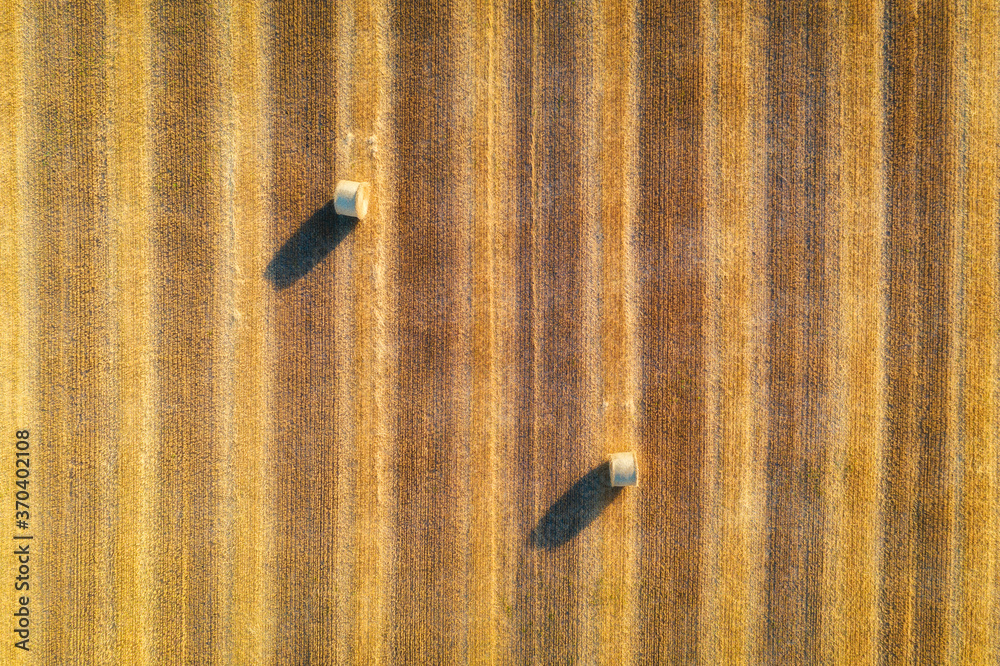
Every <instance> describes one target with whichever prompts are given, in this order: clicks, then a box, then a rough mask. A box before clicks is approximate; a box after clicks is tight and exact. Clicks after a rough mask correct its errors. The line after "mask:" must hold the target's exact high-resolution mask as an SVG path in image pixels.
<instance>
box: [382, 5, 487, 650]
mask: <svg viewBox="0 0 1000 666" xmlns="http://www.w3.org/2000/svg"><path fill="white" fill-rule="evenodd" d="M396 10H397V11H398V16H397V17H396V20H397V21H398V30H399V41H398V43H397V44H396V54H397V60H396V67H397V76H398V79H397V80H396V83H397V86H398V95H397V97H396V100H395V106H394V109H393V110H394V113H395V114H396V116H397V118H398V124H397V125H396V127H395V128H394V129H395V131H396V132H397V135H396V140H395V145H397V146H398V147H399V151H400V155H405V156H406V159H405V160H400V162H399V164H398V179H399V187H398V190H397V192H396V193H394V196H395V197H396V202H397V206H398V209H397V210H398V213H397V215H398V219H399V220H401V221H403V220H405V222H403V223H401V224H399V227H398V237H397V238H398V241H397V242H398V255H397V257H396V259H397V262H398V271H399V274H398V280H399V290H400V294H401V296H402V299H403V300H401V301H400V310H399V320H398V322H399V323H398V332H399V345H400V354H399V359H398V363H399V365H398V381H399V399H400V401H401V403H405V404H406V405H407V408H406V410H403V411H401V412H400V418H399V420H398V428H399V430H398V440H397V441H398V445H399V455H398V456H397V457H396V465H397V471H396V474H397V479H398V485H397V493H398V502H399V519H398V522H397V526H398V538H399V551H398V555H397V557H398V560H397V566H399V567H400V571H402V570H404V568H405V570H406V571H407V572H408V573H407V575H405V576H402V575H401V576H399V577H397V579H396V581H395V591H394V603H393V615H392V623H393V625H394V626H395V627H396V628H397V631H398V634H397V638H396V640H395V641H394V646H393V650H394V653H393V658H394V661H395V662H398V663H411V662H412V663H418V662H419V663H456V662H459V661H462V660H463V655H464V654H465V652H466V649H467V648H466V645H465V640H466V638H467V616H466V614H465V613H464V612H463V607H464V605H465V604H464V599H465V594H466V590H465V587H466V584H467V577H466V575H467V574H466V571H465V567H466V566H467V561H466V557H467V553H468V551H467V549H466V545H465V544H466V542H467V538H468V514H467V510H466V508H465V507H466V506H467V504H466V503H465V502H462V501H461V497H462V496H463V495H464V494H465V492H466V491H467V488H468V482H469V476H468V469H467V465H468V462H469V461H468V446H469V439H468V437H469V430H468V429H469V424H470V421H469V418H470V413H469V409H470V402H469V400H470V395H469V393H468V392H467V391H466V390H464V388H463V387H465V386H468V385H469V382H470V381H471V364H470V360H471V359H470V354H471V340H470V334H471V331H470V326H469V323H470V322H471V314H472V313H471V310H470V308H471V305H472V298H471V296H472V289H471V280H470V279H469V278H470V270H471V268H472V264H471V246H470V243H471V238H470V235H471V227H470V225H471V223H472V214H473V211H472V209H471V207H470V204H471V195H472V189H471V187H472V182H471V181H472V173H471V168H472V164H471V157H472V155H471V153H470V152H469V149H470V148H471V141H470V139H471V135H470V130H471V125H470V123H471V111H472V108H471V107H469V106H468V105H467V101H469V100H471V99H472V92H473V91H472V89H471V85H472V82H471V81H470V78H471V77H470V76H468V74H467V73H466V71H465V67H467V66H468V65H470V64H471V63H470V59H471V57H472V53H471V52H470V49H469V46H470V43H469V41H468V39H469V35H468V32H467V25H466V24H465V23H463V20H464V19H463V16H462V13H461V12H460V11H459V10H458V9H457V8H456V7H454V6H447V7H442V8H440V9H436V8H433V7H430V6H427V5H425V4H424V3H419V2H400V3H399V4H398V5H397V7H396ZM404 350H405V351H404ZM456 560H457V561H456ZM452 609H453V610H452Z"/></svg>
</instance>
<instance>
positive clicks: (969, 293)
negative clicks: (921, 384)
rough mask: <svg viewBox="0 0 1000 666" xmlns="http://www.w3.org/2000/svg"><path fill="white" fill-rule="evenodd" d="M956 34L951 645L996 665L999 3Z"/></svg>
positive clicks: (971, 13) (974, 14) (977, 7)
mask: <svg viewBox="0 0 1000 666" xmlns="http://www.w3.org/2000/svg"><path fill="white" fill-rule="evenodd" d="M967 12H968V13H967V14H966V15H965V16H964V17H963V18H964V25H963V26H962V31H961V35H962V36H963V37H965V38H967V39H968V42H967V44H966V54H967V56H966V61H965V62H966V66H967V67H968V69H967V77H968V79H967V85H968V93H967V94H968V96H967V105H968V107H967V114H968V116H967V122H968V125H967V127H966V129H965V131H966V133H967V134H966V135H967V139H966V141H967V143H966V145H967V150H968V153H967V155H966V160H967V166H966V172H965V179H964V182H960V183H959V187H961V188H963V189H964V190H965V193H964V201H965V203H966V206H967V210H966V218H965V224H964V226H963V229H962V235H963V237H962V243H963V248H964V251H963V270H962V274H961V275H960V276H959V278H960V279H961V280H962V281H963V286H964V304H963V308H962V314H961V316H962V321H961V326H962V329H963V333H964V335H965V348H964V352H965V355H964V356H965V357H964V364H963V367H962V368H961V372H962V373H963V379H964V381H963V390H962V393H961V395H960V396H959V400H960V405H961V406H960V410H961V411H960V412H959V414H958V418H959V419H960V423H961V426H960V427H961V442H962V444H961V446H962V450H961V451H960V452H959V455H961V457H962V460H963V463H962V464H963V470H962V473H961V477H960V478H961V485H960V486H959V488H958V489H957V490H958V495H959V497H960V498H961V504H960V506H961V511H960V513H959V518H958V529H959V543H958V544H957V545H958V548H959V549H960V550H961V552H962V554H963V562H962V567H961V571H960V578H959V580H958V594H959V595H960V597H959V599H960V606H959V608H958V609H957V610H958V615H957V618H956V624H955V626H954V627H953V628H952V633H953V640H955V641H956V642H957V644H958V647H959V649H958V650H957V651H956V654H955V655H954V657H955V658H956V659H957V661H958V662H959V663H965V664H981V663H996V662H997V660H998V659H1000V653H998V650H1000V646H998V645H997V636H996V633H995V630H994V631H991V627H993V628H994V629H995V627H996V626H997V618H998V610H997V605H998V602H1000V599H998V594H997V588H996V586H995V585H994V584H992V583H993V581H995V580H996V576H997V569H998V566H997V553H998V548H1000V543H998V541H1000V537H998V534H997V531H996V516H997V508H998V507H997V488H998V485H1000V477H998V473H997V455H998V449H997V420H998V419H997V405H996V400H995V391H996V386H997V358H996V349H997V340H998V337H1000V329H998V325H997V313H998V306H1000V286H998V275H1000V265H998V249H1000V248H998V246H1000V239H998V228H997V225H998V219H1000V207H998V201H997V196H998V192H1000V177H998V168H1000V167H998V165H1000V154H998V150H997V136H998V133H1000V117H998V114H1000V111H998V107H1000V104H998V95H997V81H996V75H997V72H1000V48H998V43H997V41H996V37H995V36H996V35H997V34H998V33H1000V11H998V8H997V5H996V3H992V2H970V3H969V5H968V8H967Z"/></svg>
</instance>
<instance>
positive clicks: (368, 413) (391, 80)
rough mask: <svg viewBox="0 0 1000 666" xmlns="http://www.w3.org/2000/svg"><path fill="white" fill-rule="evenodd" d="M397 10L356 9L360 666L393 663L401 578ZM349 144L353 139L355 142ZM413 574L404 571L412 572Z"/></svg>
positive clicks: (356, 623) (355, 586) (356, 657)
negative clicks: (368, 195) (361, 194)
mask: <svg viewBox="0 0 1000 666" xmlns="http://www.w3.org/2000/svg"><path fill="white" fill-rule="evenodd" d="M389 8H390V5H389V4H388V3H382V2H367V1H364V2H358V3H357V4H356V5H355V10H354V12H355V13H354V21H355V24H354V31H355V32H354V40H355V43H356V44H357V48H356V49H355V50H354V53H355V54H356V56H355V57H356V58H357V60H356V61H355V62H354V66H355V67H356V68H357V69H356V74H355V80H356V82H355V84H354V87H353V89H352V94H351V100H352V107H353V108H352V115H351V127H350V130H349V131H350V135H353V136H354V142H355V143H354V145H355V146H356V147H355V148H354V149H353V150H352V151H351V173H356V174H357V176H359V177H361V178H370V179H371V180H372V184H373V186H374V189H373V200H372V204H371V208H370V210H369V212H368V217H366V218H365V220H364V221H363V223H360V224H359V225H358V228H357V229H356V230H355V234H354V235H355V238H354V239H353V244H352V247H353V252H354V269H353V274H352V290H353V296H352V300H353V308H354V312H353V318H354V335H355V339H354V347H353V356H352V365H353V366H354V368H355V372H356V375H355V377H356V380H355V381H356V383H355V384H354V385H353V386H350V387H347V388H348V390H351V391H356V399H355V401H354V410H355V411H354V417H353V419H354V433H355V447H354V451H355V462H354V465H356V474H355V478H354V483H355V495H354V500H353V501H354V503H355V505H356V510H355V512H356V513H355V525H354V539H355V544H356V546H355V549H356V550H355V552H354V564H353V570H352V573H351V575H352V580H351V595H352V607H351V615H352V618H353V627H352V628H353V630H354V637H353V641H352V644H351V651H352V653H353V654H352V659H353V661H355V662H358V663H362V662H364V663H371V664H383V663H385V664H391V663H393V657H392V641H393V640H394V634H395V631H396V628H395V627H394V626H393V624H392V621H391V618H390V614H391V612H392V605H391V598H392V586H393V580H394V577H395V571H396V555H395V550H396V543H397V537H396V529H397V528H396V525H397V518H396V516H397V514H398V508H397V504H398V500H397V497H396V494H395V488H396V481H395V463H394V461H395V458H396V455H397V446H396V418H397V413H398V412H397V409H398V402H397V394H398V391H397V390H396V388H395V386H396V380H395V367H396V359H397V354H398V352H397V348H398V347H397V335H396V332H395V330H394V328H393V325H392V322H393V320H394V317H395V313H396V302H397V297H396V293H395V288H396V283H397V278H396V265H395V253H396V226H395V225H394V224H393V223H392V221H393V219H394V216H395V214H396V210H397V206H396V198H395V192H396V189H397V183H398V179H397V176H396V173H395V158H394V154H395V151H396V149H397V148H396V144H395V136H394V128H395V125H396V123H397V122H399V121H398V119H396V118H394V117H393V116H392V115H391V114H390V112H389V109H391V108H392V105H393V97H392V94H393V90H394V87H395V81H396V79H395V74H394V72H393V70H392V69H390V68H389V66H388V62H389V58H391V57H392V55H391V54H392V52H393V48H394V40H393V39H392V33H391V32H390V31H387V30H386V28H385V26H386V24H387V22H388V12H389ZM350 135H349V136H350ZM403 571H405V569H404V570H403Z"/></svg>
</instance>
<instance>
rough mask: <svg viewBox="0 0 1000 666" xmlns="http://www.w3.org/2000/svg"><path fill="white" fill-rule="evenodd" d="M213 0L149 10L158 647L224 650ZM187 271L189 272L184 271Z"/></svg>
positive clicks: (208, 652) (209, 654)
mask: <svg viewBox="0 0 1000 666" xmlns="http://www.w3.org/2000/svg"><path fill="white" fill-rule="evenodd" d="M218 10H219V7H218V6H215V5H210V4H191V5H185V6H183V7H182V6H176V5H173V4H169V3H168V4H160V3H157V4H155V5H153V6H152V7H151V8H150V17H151V18H152V24H151V29H150V31H151V35H152V36H153V39H152V44H151V53H152V54H153V63H152V68H151V73H152V110H151V121H152V128H153V130H152V132H151V137H150V140H151V146H152V148H151V152H152V155H153V174H152V189H153V192H154V194H153V197H152V210H151V215H152V217H153V220H154V222H153V229H152V243H153V248H154V258H153V267H154V268H153V271H152V273H151V275H152V281H153V294H154V303H155V309H156V313H157V316H156V321H155V324H154V326H155V332H154V345H155V354H156V361H155V362H156V366H157V369H158V372H159V376H158V380H157V382H158V386H159V387H160V391H159V393H158V395H157V397H158V402H157V405H156V407H157V412H158V414H157V416H158V423H159V429H160V441H159V450H158V457H159V460H158V469H157V471H158V485H159V488H160V489H161V491H162V493H161V495H160V500H161V501H160V502H159V503H158V505H157V508H158V516H157V518H158V522H157V525H156V528H157V530H158V534H159V535H160V539H161V542H160V543H161V549H160V552H159V553H158V557H157V558H156V566H157V571H156V572H155V574H154V575H155V577H156V579H157V581H158V584H159V586H160V595H158V596H157V602H158V603H157V604H156V609H155V611H154V612H155V618H156V620H155V624H156V627H157V629H158V635H157V637H156V638H157V641H156V644H155V646H154V647H153V652H154V654H156V655H158V656H161V657H172V658H175V659H179V660H187V659H193V658H195V655H201V658H207V659H218V658H219V652H218V650H220V649H221V647H222V645H221V643H222V641H223V640H224V637H223V636H222V635H221V632H222V622H223V619H224V606H223V604H224V599H221V598H220V594H219V588H218V587H217V584H216V583H217V580H218V576H219V573H220V567H221V566H222V558H224V557H225V556H226V551H225V550H224V549H223V548H222V544H221V541H220V540H218V539H215V538H213V535H214V521H213V519H212V518H213V516H215V515H216V514H217V512H219V511H220V510H221V509H222V505H221V504H220V502H219V499H220V476H219V474H220V469H221V445H220V441H219V437H220V436H223V435H224V433H223V432H220V430H219V429H218V427H217V423H216V421H215V416H216V407H217V400H218V398H217V396H216V395H215V392H216V391H217V386H216V384H215V379H214V376H215V373H214V372H213V368H214V361H215V359H216V351H217V345H218V344H219V343H218V342H217V337H216V335H215V328H216V322H217V317H218V315H219V312H220V302H221V298H220V295H221V284H220V280H219V269H218V266H217V261H218V257H219V252H218V248H219V238H220V236H221V233H222V220H221V214H220V210H219V208H217V207H215V206H214V205H213V202H217V201H220V200H221V197H222V192H223V184H222V182H221V176H222V162H221V160H222V145H221V137H220V135H219V134H218V133H217V132H216V131H215V130H214V128H215V126H216V124H217V123H219V122H220V121H221V119H222V115H221V110H220V104H221V86H220V72H219V68H218V66H217V65H218V63H217V61H216V59H215V58H212V57H208V54H215V53H218V52H219V51H220V49H221V44H220V41H219V39H220V35H219V32H218V31H217V29H216V24H215V22H214V21H213V17H214V16H215V15H216V13H217V12H218ZM181 275H183V276H184V278H183V279H179V277H178V276H181Z"/></svg>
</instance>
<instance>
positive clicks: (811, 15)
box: [767, 1, 838, 663]
mask: <svg viewBox="0 0 1000 666" xmlns="http://www.w3.org/2000/svg"><path fill="white" fill-rule="evenodd" d="M829 13H830V10H829V8H828V7H826V6H825V5H822V4H815V3H804V2H794V1H793V2H787V3H780V4H777V5H772V6H771V13H770V15H769V17H770V19H771V33H770V34H769V35H768V75H767V81H768V104H767V108H768V136H767V143H768V146H769V148H770V149H771V150H773V153H774V157H773V159H772V160H771V162H770V163H769V165H768V175H767V182H768V187H769V196H770V200H769V207H768V216H769V223H768V224H769V229H768V233H769V239H768V250H767V252H768V272H769V277H770V284H769V287H770V299H771V302H770V308H771V325H770V331H769V340H768V342H769V351H770V372H769V381H768V390H769V392H770V395H769V401H770V406H771V410H772V411H771V413H770V414H769V417H770V419H769V421H770V422H769V424H768V431H769V447H768V463H767V465H768V475H769V478H768V521H769V526H768V542H767V549H768V560H767V575H768V589H767V604H768V614H769V623H768V625H769V626H768V649H769V651H770V653H771V654H773V655H775V656H776V658H777V660H778V661H779V662H781V663H804V662H811V661H816V660H818V659H819V658H820V655H819V650H820V648H821V645H820V642H821V633H820V631H821V627H822V622H823V620H824V618H823V617H822V613H821V603H822V593H823V581H822V571H823V565H824V563H823V539H822V537H823V530H824V515H823V512H824V506H823V489H822V484H821V479H822V473H823V465H824V458H825V456H826V454H827V451H826V450H825V444H826V442H828V441H829V438H830V437H831V436H832V435H831V432H836V429H837V425H836V420H837V418H838V415H837V414H836V412H835V411H834V410H835V404H832V403H833V402H834V401H835V400H836V395H837V394H836V391H835V387H833V386H831V383H830V382H831V371H830V367H829V366H830V361H831V355H832V352H834V351H835V349H834V348H833V346H832V345H831V344H829V342H830V341H829V340H828V338H831V339H835V333H836V327H837V322H836V320H835V319H832V318H831V316H830V307H831V305H835V303H836V300H835V295H836V292H835V291H834V290H833V285H835V284H836V282H835V281H836V270H837V267H836V264H835V257H836V251H837V248H836V237H835V236H834V235H833V234H831V233H830V232H829V230H830V229H832V228H835V227H834V225H835V224H836V220H830V219H829V217H830V212H829V211H828V209H827V206H828V203H829V201H830V198H831V197H834V196H835V186H834V184H833V183H832V182H831V180H832V179H831V177H830V171H831V169H832V165H831V164H830V157H831V156H830V155H829V147H830V145H831V141H834V140H835V135H833V136H832V135H831V134H832V132H833V131H835V126H834V125H832V124H831V123H830V122H829V120H830V116H831V114H832V113H833V112H834V109H831V106H832V103H833V102H832V100H831V98H830V97H831V96H830V94H829V90H830V88H831V87H832V85H833V83H832V82H831V79H833V80H835V79H834V77H835V74H836V73H835V72H831V71H829V69H828V65H827V61H826V55H827V50H828V49H829V48H830V46H829V44H830V38H831V36H830V34H829V23H828V21H829ZM806 35H808V36H809V38H808V39H806V38H805V37H806Z"/></svg>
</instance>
